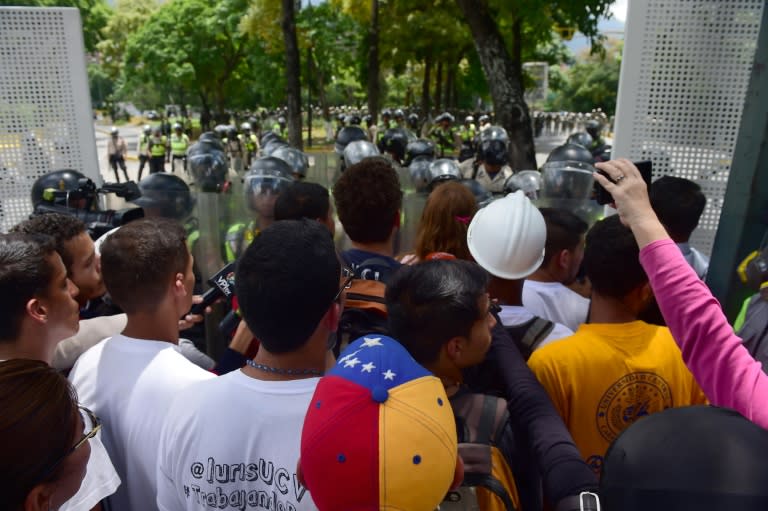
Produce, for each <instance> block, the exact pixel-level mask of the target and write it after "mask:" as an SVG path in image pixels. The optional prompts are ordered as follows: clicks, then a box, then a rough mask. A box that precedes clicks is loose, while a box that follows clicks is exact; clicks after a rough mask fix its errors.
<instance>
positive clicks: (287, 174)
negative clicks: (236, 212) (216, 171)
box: [243, 156, 293, 218]
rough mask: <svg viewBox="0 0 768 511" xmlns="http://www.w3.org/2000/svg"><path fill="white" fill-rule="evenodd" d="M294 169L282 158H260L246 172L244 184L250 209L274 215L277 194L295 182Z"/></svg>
mask: <svg viewBox="0 0 768 511" xmlns="http://www.w3.org/2000/svg"><path fill="white" fill-rule="evenodd" d="M292 172H293V169H292V168H291V166H290V165H288V164H287V163H286V162H285V161H283V160H281V159H280V158H275V157H272V156H267V157H264V158H259V159H258V160H256V161H254V162H253V164H252V165H251V168H250V170H249V171H248V172H247V173H246V174H245V176H244V180H243V186H244V191H245V204H246V206H248V209H250V210H251V211H255V212H256V213H258V214H259V215H261V216H262V217H266V218H272V217H273V216H274V208H275V200H276V199H277V196H278V195H279V194H280V193H281V192H282V191H283V190H285V189H286V188H288V187H289V186H290V185H291V183H292V182H293V178H292V176H291V173H292Z"/></svg>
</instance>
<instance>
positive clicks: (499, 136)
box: [478, 126, 509, 144]
mask: <svg viewBox="0 0 768 511" xmlns="http://www.w3.org/2000/svg"><path fill="white" fill-rule="evenodd" d="M478 138H479V140H480V143H482V142H484V141H486V140H499V141H501V142H504V144H509V135H508V134H507V130H505V129H504V128H502V127H501V126H488V127H487V128H485V129H483V130H482V131H481V132H480V134H479V135H478Z"/></svg>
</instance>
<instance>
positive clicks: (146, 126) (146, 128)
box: [143, 124, 152, 135]
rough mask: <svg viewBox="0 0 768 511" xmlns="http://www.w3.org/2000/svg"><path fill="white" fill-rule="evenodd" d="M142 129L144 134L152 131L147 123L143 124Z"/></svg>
mask: <svg viewBox="0 0 768 511" xmlns="http://www.w3.org/2000/svg"><path fill="white" fill-rule="evenodd" d="M143 131H144V134H145V135H149V134H150V133H152V128H151V127H150V126H149V124H145V125H144V129H143Z"/></svg>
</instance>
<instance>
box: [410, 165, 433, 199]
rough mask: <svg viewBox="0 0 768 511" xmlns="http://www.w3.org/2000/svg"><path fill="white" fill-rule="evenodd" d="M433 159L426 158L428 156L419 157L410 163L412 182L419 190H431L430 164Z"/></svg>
mask: <svg viewBox="0 0 768 511" xmlns="http://www.w3.org/2000/svg"><path fill="white" fill-rule="evenodd" d="M430 163H432V160H428V159H426V157H424V158H422V157H419V158H417V159H415V160H413V161H412V162H411V164H410V165H408V172H409V173H410V174H411V183H413V186H414V188H416V191H417V192H427V191H429V183H430V181H431V177H430V173H429V164H430Z"/></svg>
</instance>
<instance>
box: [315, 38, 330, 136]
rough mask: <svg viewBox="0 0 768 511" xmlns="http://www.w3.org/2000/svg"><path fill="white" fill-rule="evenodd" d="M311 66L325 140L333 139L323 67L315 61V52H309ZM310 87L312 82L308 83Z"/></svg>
mask: <svg viewBox="0 0 768 511" xmlns="http://www.w3.org/2000/svg"><path fill="white" fill-rule="evenodd" d="M310 59H311V67H312V71H313V72H314V75H315V78H316V79H317V82H316V88H315V92H316V93H317V101H318V102H319V103H320V109H321V110H322V112H323V121H324V124H325V127H326V130H325V131H326V133H325V138H326V140H329V141H330V140H333V130H332V128H331V106H330V105H329V104H328V95H327V94H326V92H325V73H324V71H323V69H322V68H321V67H320V66H318V65H317V62H315V52H313V51H312V52H310ZM309 86H310V87H311V86H312V84H310V85H309Z"/></svg>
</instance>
